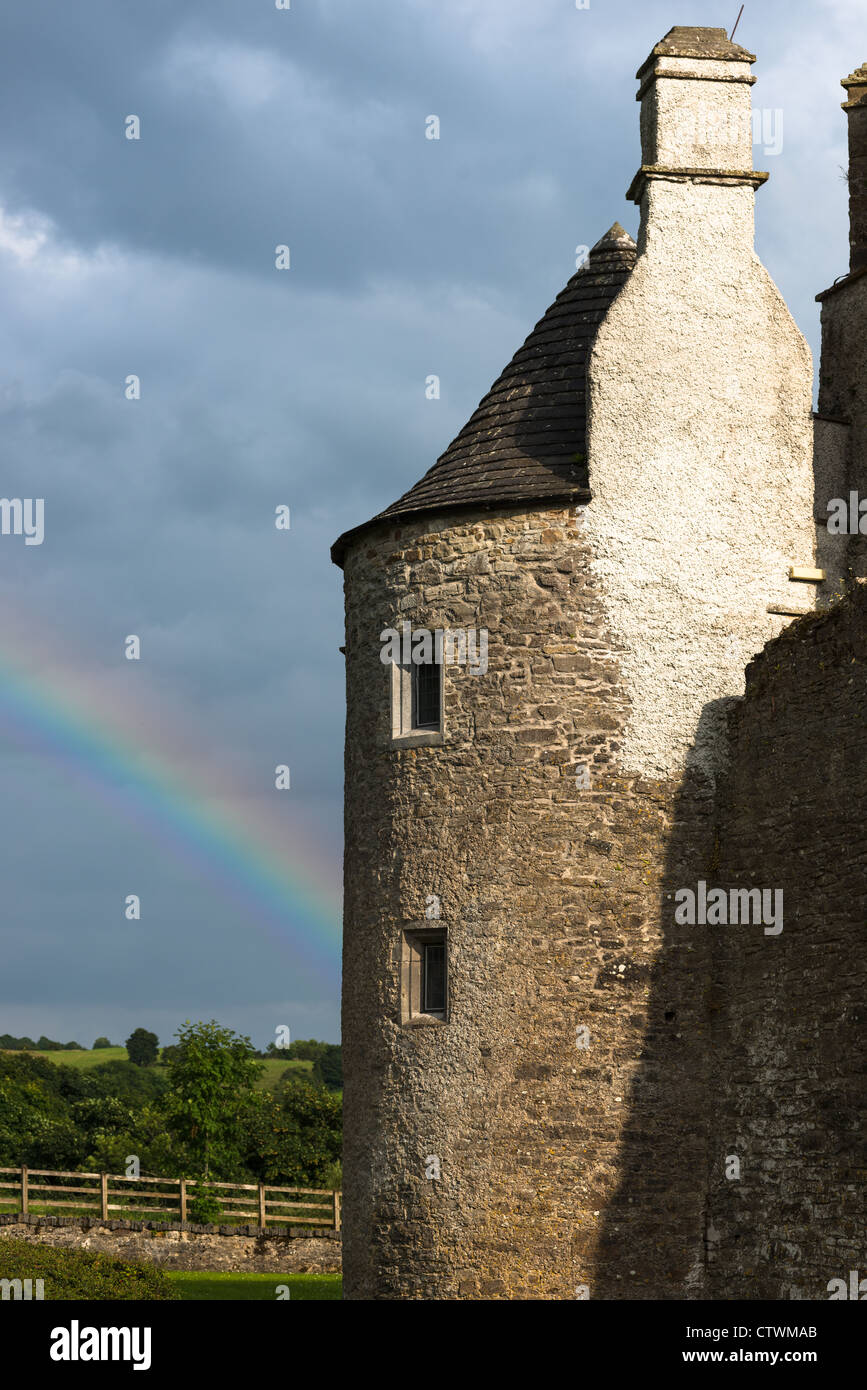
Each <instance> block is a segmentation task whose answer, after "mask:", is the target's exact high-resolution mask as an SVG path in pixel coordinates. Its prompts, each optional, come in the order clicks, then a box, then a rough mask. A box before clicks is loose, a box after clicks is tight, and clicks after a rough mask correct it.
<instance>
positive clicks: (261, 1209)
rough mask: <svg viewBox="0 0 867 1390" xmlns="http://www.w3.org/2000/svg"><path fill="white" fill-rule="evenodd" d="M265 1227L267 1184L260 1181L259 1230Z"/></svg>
mask: <svg viewBox="0 0 867 1390" xmlns="http://www.w3.org/2000/svg"><path fill="white" fill-rule="evenodd" d="M264 1229H265V1184H264V1183H263V1182H260V1183H259V1230H260V1231H264Z"/></svg>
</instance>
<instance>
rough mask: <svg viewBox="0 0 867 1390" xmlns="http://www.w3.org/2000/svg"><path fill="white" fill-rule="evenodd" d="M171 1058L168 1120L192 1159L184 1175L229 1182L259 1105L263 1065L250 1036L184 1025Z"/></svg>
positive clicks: (239, 1163) (210, 1025)
mask: <svg viewBox="0 0 867 1390" xmlns="http://www.w3.org/2000/svg"><path fill="white" fill-rule="evenodd" d="M175 1036H176V1037H177V1039H178V1050H177V1052H176V1053H174V1054H173V1055H172V1056H171V1057H170V1058H169V1063H168V1068H169V1084H170V1087H171V1089H170V1092H169V1095H168V1098H167V1107H168V1122H169V1126H170V1128H171V1131H172V1134H173V1135H174V1136H175V1138H176V1139H177V1141H178V1142H179V1143H180V1144H182V1145H183V1146H184V1147H185V1148H186V1150H187V1152H188V1153H189V1154H190V1155H191V1160H192V1164H193V1172H192V1174H191V1175H188V1176H195V1177H199V1178H203V1179H207V1178H209V1177H210V1176H212V1175H213V1176H214V1177H216V1178H224V1179H227V1180H228V1179H231V1178H234V1177H236V1176H237V1173H238V1171H239V1169H240V1168H241V1167H242V1154H243V1152H244V1150H245V1148H246V1146H247V1144H248V1142H249V1133H250V1128H251V1125H252V1123H253V1119H254V1116H255V1113H256V1111H257V1109H258V1107H259V1105H260V1104H261V1096H260V1094H259V1093H257V1092H256V1091H255V1089H254V1087H255V1085H256V1081H257V1079H258V1077H259V1076H260V1074H261V1071H262V1066H261V1063H260V1062H259V1061H258V1060H257V1058H256V1055H255V1049H254V1047H253V1044H252V1043H251V1041H250V1039H249V1038H248V1037H243V1036H241V1035H240V1034H238V1033H233V1032H232V1030H231V1029H230V1028H221V1027H220V1025H219V1023H217V1021H216V1019H211V1021H210V1023H189V1022H188V1023H186V1024H184V1026H183V1028H179V1029H178V1031H177V1033H176V1035H175Z"/></svg>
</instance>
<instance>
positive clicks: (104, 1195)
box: [99, 1173, 108, 1221]
mask: <svg viewBox="0 0 867 1390" xmlns="http://www.w3.org/2000/svg"><path fill="white" fill-rule="evenodd" d="M99 1201H100V1206H101V1212H100V1215H101V1216H102V1219H103V1221H107V1220H108V1173H100V1175H99Z"/></svg>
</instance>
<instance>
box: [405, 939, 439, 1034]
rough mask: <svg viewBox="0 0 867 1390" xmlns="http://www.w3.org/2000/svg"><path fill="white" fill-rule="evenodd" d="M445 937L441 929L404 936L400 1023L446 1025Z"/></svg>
mask: <svg viewBox="0 0 867 1390" xmlns="http://www.w3.org/2000/svg"><path fill="white" fill-rule="evenodd" d="M447 942H448V937H447V934H446V930H445V928H444V927H436V928H430V927H419V928H416V929H415V930H412V931H406V932H404V934H403V956H402V961H401V1000H400V1017H401V1022H402V1023H411V1024H424V1023H445V1022H446V1020H447V1017H448V1007H449V994H448V950H447Z"/></svg>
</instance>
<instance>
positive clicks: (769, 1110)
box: [696, 585, 867, 1300]
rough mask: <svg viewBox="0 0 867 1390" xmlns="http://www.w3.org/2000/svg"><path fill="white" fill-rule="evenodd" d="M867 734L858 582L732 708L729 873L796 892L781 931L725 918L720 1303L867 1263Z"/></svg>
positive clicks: (866, 600) (780, 644)
mask: <svg viewBox="0 0 867 1390" xmlns="http://www.w3.org/2000/svg"><path fill="white" fill-rule="evenodd" d="M865 728H867V592H865V589H864V588H862V587H861V586H860V585H859V586H858V587H857V588H856V590H855V592H854V594H853V595H852V596H851V597H850V598H849V599H847V600H845V601H844V602H843V603H841V604H839V605H838V606H836V607H834V608H832V609H830V610H827V611H826V612H825V613H823V614H822V616H821V617H816V616H813V617H810V618H805V619H800V620H799V621H797V622H796V623H793V624H792V625H791V627H789V628H788V629H787V630H786V631H785V632H784V633H783V634H782V635H781V636H780V637H779V638H777V639H776V640H775V641H774V642H771V643H769V645H768V646H767V647H766V648H765V650H764V652H763V653H762V655H761V656H760V657H759V658H757V659H756V660H755V661H754V662H753V663H752V664H751V665H750V667H749V668H748V681H747V692H746V697H745V699H744V701H742V702H738V705H737V706H736V707H735V710H734V712H733V715H732V719H731V737H732V762H731V772H730V777H729V779H728V782H727V784H726V786H725V788H724V795H723V797H722V804H721V809H720V824H719V868H718V873H717V881H718V882H719V883H720V884H721V885H732V886H740V885H766V886H769V887H779V888H782V889H783V891H784V927H783V931H782V933H781V934H780V935H779V936H766V935H764V934H763V932H762V930H761V928H760V927H758V928H757V927H755V926H749V927H730V928H717V929H715V934H716V940H715V942H714V948H713V949H714V956H715V961H714V991H713V999H712V1004H711V1016H712V1019H713V1024H712V1040H713V1049H712V1054H713V1058H714V1088H713V1089H714V1095H715V1097H716V1105H715V1115H714V1118H713V1132H714V1149H715V1152H714V1154H713V1162H712V1180H711V1228H710V1231H709V1237H710V1238H709V1242H708V1250H709V1254H710V1277H709V1284H708V1289H709V1296H711V1297H714V1298H720V1299H754V1298H770V1299H797V1300H801V1299H825V1298H827V1297H828V1292H827V1286H828V1283H829V1281H830V1280H831V1279H834V1278H842V1279H845V1280H848V1276H849V1271H850V1270H860V1271H861V1276H862V1277H863V1275H864V1274H865V1273H867V1222H865V1213H864V1190H865V1187H864V1182H865V1176H867V1141H865V1137H864V1116H865V1114H867V1029H865V1019H867V1013H865V1010H867V1004H865V1000H867V836H865V824H867V747H865V738H864V730H865ZM699 930H704V931H705V932H708V931H710V930H711V929H709V928H704V929H700V928H696V931H699ZM727 1155H735V1156H737V1157H738V1158H739V1159H740V1164H741V1176H740V1179H739V1180H737V1179H731V1178H729V1179H727V1178H726V1177H725V1175H724V1162H725V1158H726V1156H727Z"/></svg>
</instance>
